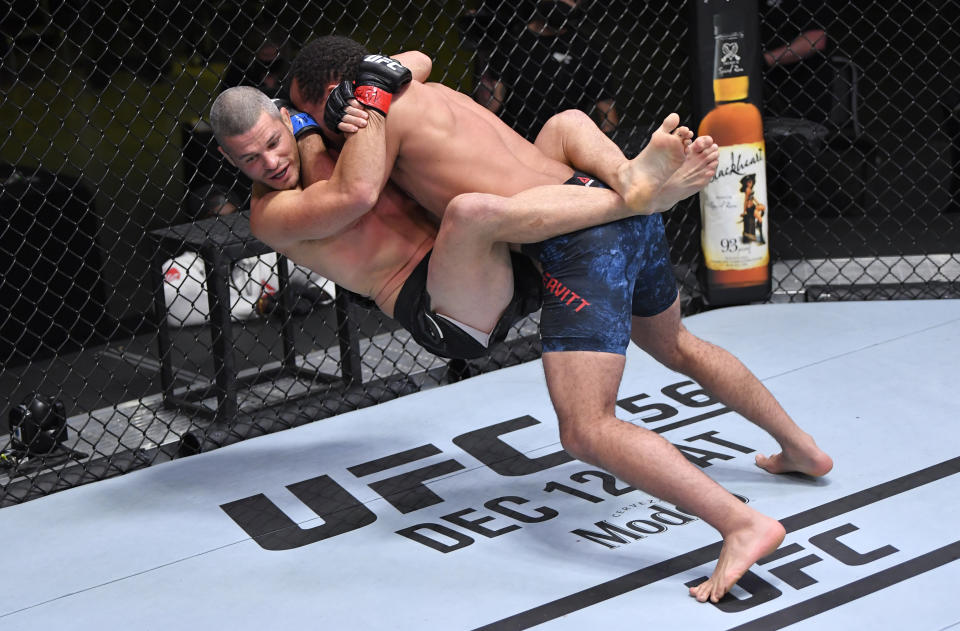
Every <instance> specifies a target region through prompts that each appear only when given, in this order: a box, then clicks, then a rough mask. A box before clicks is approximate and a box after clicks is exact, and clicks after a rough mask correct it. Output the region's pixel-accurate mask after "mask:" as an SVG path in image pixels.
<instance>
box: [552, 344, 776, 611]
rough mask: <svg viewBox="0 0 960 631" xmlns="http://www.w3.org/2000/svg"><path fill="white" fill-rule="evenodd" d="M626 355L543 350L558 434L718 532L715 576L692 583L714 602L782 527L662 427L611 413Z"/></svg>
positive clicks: (578, 454) (568, 446)
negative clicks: (691, 459)
mask: <svg viewBox="0 0 960 631" xmlns="http://www.w3.org/2000/svg"><path fill="white" fill-rule="evenodd" d="M624 359H625V358H624V356H622V355H616V354H612V353H595V352H561V353H544V354H543V370H544V374H545V375H546V379H547V388H548V390H549V392H550V399H551V401H552V402H553V405H554V409H555V410H556V412H557V418H558V420H559V422H560V441H561V443H562V444H563V447H564V449H565V450H566V451H567V452H568V453H570V454H571V455H572V456H574V457H575V458H578V459H580V460H582V461H583V462H586V463H589V464H592V465H595V466H598V467H601V468H603V469H606V470H607V471H609V472H611V473H613V474H614V475H615V476H617V477H618V478H620V479H621V480H623V481H624V482H626V483H628V484H630V485H632V486H634V487H637V488H639V489H642V490H643V491H644V492H646V493H649V494H650V495H653V496H654V497H657V498H659V499H663V500H666V501H668V502H671V503H673V504H675V505H678V506H683V508H684V510H686V511H690V512H692V513H693V514H695V515H697V516H698V517H700V518H701V519H703V520H704V521H705V522H707V523H708V524H710V525H711V526H713V527H714V528H716V529H717V530H718V531H719V532H720V534H721V536H722V537H723V541H724V544H723V548H722V550H721V553H720V558H719V560H718V562H717V566H716V569H715V570H714V572H713V575H712V576H711V577H710V578H709V579H708V580H707V581H706V582H704V583H702V584H700V585H698V586H696V587H694V588H691V590H690V593H691V595H693V596H695V597H696V598H697V600H699V601H700V602H705V601H706V600H707V599H710V600H712V601H713V602H717V601H718V600H719V599H720V598H721V597H723V595H724V594H725V593H726V592H727V591H729V589H730V588H731V587H732V586H733V584H734V583H736V582H737V580H739V578H740V577H741V576H743V574H744V573H745V572H746V571H747V570H748V569H749V568H750V566H751V565H753V564H754V563H755V562H756V561H757V560H758V559H760V558H762V557H764V556H766V555H768V554H770V553H771V552H773V551H774V550H776V549H777V547H778V546H779V545H780V543H781V542H782V541H783V538H784V536H785V534H786V531H785V530H784V528H783V526H782V525H781V524H780V522H778V521H776V520H775V519H772V518H770V517H767V516H766V515H763V514H762V513H759V512H758V511H756V510H755V509H753V508H751V507H750V506H748V505H746V504H744V503H743V502H741V501H740V500H738V499H737V498H735V497H734V496H733V495H731V494H730V493H729V492H727V491H726V490H725V489H724V488H723V487H721V486H720V485H719V484H717V483H716V482H714V481H713V480H712V479H710V478H709V477H708V476H707V475H706V474H704V473H703V472H702V471H701V470H700V469H698V468H697V467H695V466H694V465H693V464H691V463H690V462H689V461H688V460H687V459H686V457H685V456H683V454H681V453H680V452H679V451H678V450H677V449H676V448H675V447H674V446H673V445H671V444H670V443H669V442H668V441H667V440H666V439H664V438H663V437H661V436H660V435H659V434H656V433H655V432H651V431H650V430H648V429H646V428H642V427H638V426H636V425H633V424H631V423H627V422H624V421H621V420H620V419H618V418H616V416H615V415H614V406H615V403H616V396H617V388H618V385H619V384H620V379H621V377H622V376H623V366H624Z"/></svg>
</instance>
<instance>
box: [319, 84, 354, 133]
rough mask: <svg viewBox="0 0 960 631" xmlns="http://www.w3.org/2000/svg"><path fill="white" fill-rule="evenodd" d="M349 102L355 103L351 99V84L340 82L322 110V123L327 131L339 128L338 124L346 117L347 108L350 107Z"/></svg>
mask: <svg viewBox="0 0 960 631" xmlns="http://www.w3.org/2000/svg"><path fill="white" fill-rule="evenodd" d="M351 101H353V102H354V103H356V101H355V100H354V98H353V82H351V81H341V82H340V85H338V86H337V87H336V88H334V89H333V92H331V93H330V97H329V98H328V99H327V104H326V105H325V106H324V108H323V122H324V124H326V126H327V129H329V130H330V131H335V130H337V129H339V128H340V123H341V122H343V119H344V117H345V116H347V108H348V107H350V102H351ZM354 131H356V130H354Z"/></svg>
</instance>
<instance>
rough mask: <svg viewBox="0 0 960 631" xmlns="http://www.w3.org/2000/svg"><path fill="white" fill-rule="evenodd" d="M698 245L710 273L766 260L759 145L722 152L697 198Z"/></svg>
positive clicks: (765, 216) (761, 149) (764, 177)
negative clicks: (698, 220)
mask: <svg viewBox="0 0 960 631" xmlns="http://www.w3.org/2000/svg"><path fill="white" fill-rule="evenodd" d="M700 218H701V225H702V226H703V229H702V230H701V233H700V234H701V245H702V247H703V256H704V262H705V263H706V265H707V267H708V268H709V269H711V270H716V271H720V270H742V269H749V268H752V267H758V266H760V265H767V264H768V262H769V260H770V249H769V247H768V246H767V242H768V224H769V221H768V213H767V172H766V168H765V163H764V144H763V142H762V141H761V142H752V143H744V144H739V145H730V146H726V147H720V165H719V166H718V167H717V173H716V174H715V175H714V176H713V178H712V179H711V180H710V183H709V184H707V186H706V187H705V188H704V189H703V190H702V191H701V192H700Z"/></svg>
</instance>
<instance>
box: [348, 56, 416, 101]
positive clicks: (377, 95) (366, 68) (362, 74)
mask: <svg viewBox="0 0 960 631" xmlns="http://www.w3.org/2000/svg"><path fill="white" fill-rule="evenodd" d="M411 79H413V75H412V74H411V73H410V69H409V68H407V67H406V66H404V65H403V64H401V63H400V62H399V61H397V60H396V59H391V58H390V57H385V56H384V55H367V56H366V57H364V58H363V61H361V62H360V68H359V70H358V72H357V80H356V81H354V84H353V96H354V98H356V99H357V100H358V101H360V102H361V103H362V104H363V105H364V106H365V107H368V108H370V109H373V110H376V111H378V112H380V113H381V114H383V115H384V116H386V115H387V110H389V109H390V101H391V100H392V99H393V94H394V92H397V91H398V90H400V88H402V87H403V86H405V85H407V84H408V83H410V80H411Z"/></svg>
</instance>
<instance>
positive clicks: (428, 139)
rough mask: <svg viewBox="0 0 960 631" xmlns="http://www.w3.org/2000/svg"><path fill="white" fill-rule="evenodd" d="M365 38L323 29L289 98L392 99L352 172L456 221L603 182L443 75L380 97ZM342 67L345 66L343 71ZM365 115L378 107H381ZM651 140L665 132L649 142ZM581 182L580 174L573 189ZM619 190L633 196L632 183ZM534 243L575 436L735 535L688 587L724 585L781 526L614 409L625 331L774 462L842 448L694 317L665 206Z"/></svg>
mask: <svg viewBox="0 0 960 631" xmlns="http://www.w3.org/2000/svg"><path fill="white" fill-rule="evenodd" d="M365 54H366V51H364V49H363V48H362V47H361V46H360V45H359V44H356V43H355V42H351V41H350V40H346V39H345V38H339V37H326V38H321V39H320V40H317V41H315V42H313V43H311V44H309V45H308V46H306V47H305V48H304V49H303V50H302V51H301V53H300V55H299V56H298V57H297V59H296V60H295V61H294V64H293V69H292V75H293V82H292V84H291V98H292V100H293V102H294V104H295V105H296V106H297V107H299V108H300V109H302V110H304V111H305V112H307V113H309V114H311V115H313V117H314V118H315V119H317V120H318V121H322V120H323V117H324V114H325V107H326V105H327V103H328V100H330V97H331V95H332V94H334V92H335V91H337V90H340V96H339V97H337V98H338V99H339V100H342V94H343V92H344V91H347V92H348V93H349V92H350V91H352V92H353V94H354V96H357V97H358V100H360V101H361V102H364V103H365V104H366V105H370V106H372V107H373V108H375V109H377V110H380V111H382V112H387V109H386V107H385V106H387V107H389V113H388V115H387V117H386V119H385V128H386V131H385V133H386V142H385V153H383V152H382V151H374V152H372V153H371V156H372V157H371V159H370V160H369V162H367V163H366V164H364V165H363V167H362V168H361V169H360V170H359V172H358V173H357V174H356V176H357V177H362V178H364V180H365V181H366V182H367V183H368V184H369V185H370V186H371V187H373V188H374V189H375V190H377V191H379V190H380V189H381V188H383V187H384V186H385V184H386V181H387V179H388V178H392V179H393V181H394V182H395V183H396V184H398V185H399V186H400V187H401V188H402V189H403V190H405V191H406V192H407V193H409V194H410V195H411V196H413V197H414V199H416V200H417V201H419V202H420V203H421V204H422V205H423V206H424V207H425V208H426V209H427V210H429V211H430V212H431V213H433V214H435V215H437V216H443V217H444V223H446V220H447V218H448V216H449V214H450V212H451V210H457V209H458V208H461V207H465V208H468V209H470V210H471V211H473V212H476V213H480V214H481V216H482V215H483V214H484V213H486V212H488V211H490V212H492V213H493V214H496V213H497V212H499V209H501V208H502V207H503V204H504V201H503V200H504V199H509V198H510V196H512V195H516V194H518V193H520V192H522V191H525V190H528V189H531V188H532V187H537V186H542V185H547V184H551V183H553V184H557V183H560V182H567V183H569V184H575V185H576V184H580V185H583V184H589V185H591V186H594V185H596V184H598V182H597V181H596V180H595V179H593V178H591V177H590V176H589V175H586V174H584V175H579V176H575V175H574V173H573V171H572V169H571V168H570V167H569V166H567V165H565V164H563V163H562V162H559V161H557V160H553V159H551V158H550V157H549V156H545V155H543V154H542V153H538V152H537V151H536V147H532V146H531V145H529V143H525V141H524V140H523V139H522V138H520V137H519V136H518V135H516V134H514V133H513V132H512V131H511V130H510V129H509V128H507V127H506V126H505V125H503V124H502V122H500V121H499V119H497V118H496V117H495V116H494V115H493V114H491V113H490V112H488V111H487V110H485V109H484V108H482V107H480V106H478V105H477V104H476V103H475V102H473V101H472V100H471V99H470V98H469V97H467V96H465V95H462V94H459V93H457V92H455V91H453V90H451V89H449V88H447V87H445V86H443V85H440V84H435V83H426V84H425V83H420V82H418V81H413V82H411V83H410V84H409V85H407V86H406V87H404V88H403V90H402V91H398V92H397V93H396V94H395V95H394V97H395V98H393V99H392V102H390V99H384V98H382V96H381V95H379V94H378V91H379V89H380V87H379V86H378V85H373V86H371V85H370V83H371V82H370V81H369V80H368V79H364V78H363V77H362V76H360V74H358V69H359V67H360V65H361V63H362V61H363V59H364V56H365ZM342 82H348V83H347V84H346V87H344V84H343V83H342ZM339 109H340V108H339V107H335V108H333V110H332V112H331V114H330V115H329V116H328V118H327V122H322V123H321V125H322V126H323V127H324V134H325V135H326V136H327V137H328V138H338V137H340V134H338V132H337V130H336V126H337V125H336V123H337V122H338V121H339ZM370 121H371V122H372V123H374V124H377V125H379V124H380V123H381V122H382V121H381V120H380V118H379V115H373V114H371V116H370ZM331 122H332V123H334V124H331ZM667 127H668V128H669V127H670V125H669V124H668V125H667ZM661 131H662V130H661ZM357 135H359V134H357ZM664 135H666V136H668V137H669V136H670V134H669V133H665V134H664ZM654 140H656V134H655V138H654V139H651V145H653V141H654ZM349 142H353V139H351V140H350V141H349ZM349 142H348V143H347V144H349ZM648 148H649V146H648ZM663 155H664V156H665V161H664V168H662V169H661V171H660V173H661V177H662V174H663V173H667V172H672V169H673V168H675V167H673V165H672V163H670V161H671V160H672V158H671V156H670V155H669V152H665V153H664V154H663ZM698 159H699V158H698V155H697V152H690V151H687V152H686V153H685V157H684V158H683V160H682V163H683V164H681V165H680V168H679V170H677V171H676V172H673V174H672V175H670V176H669V177H668V178H667V182H666V184H664V185H662V186H661V187H660V188H658V189H657V190H656V192H655V193H653V198H654V199H653V201H652V205H653V208H654V209H662V208H668V207H670V206H672V205H673V204H674V203H675V202H676V201H678V200H679V199H681V198H683V197H686V196H687V195H689V194H691V193H692V192H693V191H689V192H687V191H682V192H681V193H680V194H679V195H680V196H679V197H676V198H674V197H675V196H676V195H677V193H676V192H671V187H670V180H671V179H672V178H675V177H677V176H679V177H681V178H683V177H684V176H683V175H682V173H683V172H684V170H685V167H691V168H690V169H688V170H690V171H694V172H696V171H697V168H696V167H693V165H695V164H696V162H697V161H698ZM338 168H339V165H338ZM351 177H353V176H351ZM602 177H606V176H602ZM652 179H653V181H656V179H657V178H656V177H654V178H652ZM675 181H676V180H675ZM611 184H614V185H616V182H611ZM681 188H682V187H681ZM576 190H578V188H577V187H576V186H571V187H569V191H570V193H571V194H573V192H574V191H576ZM646 194H649V193H646ZM373 197H374V196H371V199H372V198H373ZM624 197H625V199H626V200H627V201H628V203H629V202H630V200H631V195H630V194H629V193H627V194H626V195H625V196H624ZM321 205H322V202H321ZM371 205H372V204H371ZM441 229H442V228H441ZM288 230H289V231H290V232H287V233H284V232H283V231H282V230H278V232H276V233H275V234H276V236H277V237H280V236H282V235H284V234H286V235H288V236H287V238H288V239H290V240H295V239H296V238H297V237H296V228H295V226H294V225H290V226H289V227H288ZM508 238H509V237H508ZM511 240H512V241H514V242H522V241H523V239H522V238H520V237H517V238H512V239H511ZM531 251H532V253H533V254H534V255H535V256H537V257H538V258H539V260H540V262H541V264H542V265H543V268H544V277H545V279H547V288H548V292H547V296H546V300H545V304H544V308H543V313H542V314H541V338H542V342H543V351H544V352H543V366H544V372H545V375H546V380H547V385H548V389H549V391H550V396H551V400H552V402H553V404H554V408H555V409H556V412H557V416H558V420H559V423H560V438H561V442H562V444H563V446H564V448H565V449H566V450H567V451H568V452H569V453H570V454H571V455H573V456H574V457H576V458H578V459H580V460H582V461H584V462H587V463H591V464H594V465H596V466H600V467H602V468H604V469H607V470H608V471H610V472H612V473H613V474H614V475H616V476H617V477H619V478H620V479H621V480H623V481H625V482H627V483H628V484H631V485H633V486H636V487H638V488H641V489H643V490H644V491H646V492H647V493H649V494H651V495H653V496H655V497H658V498H661V499H664V500H666V501H669V502H672V503H675V504H677V505H681V506H683V507H684V509H685V510H690V511H692V512H693V513H695V514H696V515H698V516H699V517H700V518H702V519H703V520H704V521H706V522H707V523H709V524H710V525H711V526H713V527H714V528H716V529H717V530H718V531H719V532H720V534H721V535H722V537H723V541H724V543H723V547H722V550H721V553H720V558H719V560H718V563H717V566H716V569H715V570H714V572H713V574H712V575H711V577H710V578H709V579H708V580H707V581H705V582H704V583H702V584H700V585H698V586H695V587H693V588H691V590H690V593H691V595H692V596H694V597H696V598H697V600H699V601H701V602H703V601H706V600H708V599H710V600H712V601H714V602H716V601H718V600H719V599H720V598H721V597H722V596H723V595H724V594H725V593H727V591H729V589H730V588H731V586H732V585H733V584H734V583H735V582H736V581H737V580H738V579H739V578H740V577H741V576H742V575H743V574H744V573H745V572H746V571H747V569H749V567H750V566H751V565H752V564H753V563H755V562H756V561H757V560H758V559H759V558H761V557H763V556H765V555H766V554H769V553H770V552H772V551H773V550H775V549H776V548H777V547H778V546H779V545H780V542H781V541H782V540H783V537H784V534H785V533H784V529H783V526H782V525H781V524H780V523H779V522H777V521H776V520H774V519H772V518H770V517H767V516H765V515H763V514H761V513H759V512H757V511H756V510H754V509H753V508H752V507H750V506H748V505H746V504H744V503H742V502H740V501H739V500H737V499H736V498H735V497H734V496H733V495H731V494H730V493H728V492H727V491H726V490H725V489H723V488H722V487H720V486H719V485H718V484H716V483H715V482H714V481H713V480H711V479H710V478H709V477H707V476H706V475H705V474H704V473H703V472H702V471H701V470H699V469H698V468H696V467H695V466H694V465H692V464H691V463H690V462H689V461H688V460H687V459H686V458H685V457H684V456H683V455H682V454H681V453H680V452H679V451H678V450H677V449H676V448H674V447H673V445H671V444H670V443H669V442H668V441H666V440H665V439H664V438H662V437H660V436H659V435H657V434H655V433H653V432H651V431H649V430H647V429H645V428H641V427H637V426H635V425H632V424H630V423H626V422H623V421H620V420H619V419H617V418H616V416H615V414H614V410H615V407H614V406H615V402H616V395H617V390H618V386H619V383H620V380H621V377H622V374H623V366H624V361H625V350H626V346H627V344H628V342H629V340H630V339H632V340H633V341H634V342H635V343H636V344H638V345H639V346H640V347H641V348H642V349H643V350H645V351H646V352H648V353H649V354H651V355H652V356H653V357H655V358H656V359H657V360H659V361H660V362H661V363H663V364H665V365H666V366H668V367H669V368H671V369H673V370H676V371H678V372H681V373H683V374H686V375H688V376H690V377H691V378H693V379H694V380H695V381H697V382H698V383H700V384H701V385H702V386H703V387H704V388H706V389H707V390H708V391H710V392H711V393H712V394H713V395H714V396H715V397H716V398H717V399H719V400H720V401H721V402H723V403H724V404H726V405H727V406H728V407H730V408H731V409H733V410H735V411H737V412H738V413H740V414H741V415H742V416H744V417H745V418H747V419H749V420H751V421H752V422H754V423H756V424H757V425H758V426H759V427H761V428H763V429H764V430H766V431H767V432H769V433H770V434H771V435H772V436H773V438H775V439H776V440H777V442H778V443H779V445H780V447H781V449H782V451H781V452H780V453H778V454H776V455H774V456H771V457H765V456H758V457H757V464H758V465H759V466H761V467H763V468H765V469H766V470H768V471H770V472H773V473H779V472H786V471H799V472H803V473H807V474H809V475H824V474H826V473H827V472H828V471H829V470H830V469H831V468H832V466H833V463H832V460H831V459H830V457H829V456H828V455H827V454H826V453H825V452H823V451H822V450H820V449H819V447H817V445H816V443H815V442H814V440H813V438H812V437H811V436H810V435H808V434H807V433H806V432H804V431H803V430H801V429H800V428H799V427H798V426H797V425H796V424H795V423H794V422H793V420H792V419H791V418H790V417H789V416H788V415H787V414H786V412H785V411H784V410H783V408H782V407H781V406H780V405H779V403H778V402H777V401H776V400H775V399H774V397H773V396H772V394H771V393H770V392H769V391H768V390H767V389H766V388H765V387H764V386H763V385H762V384H761V383H760V382H759V380H757V379H756V377H755V376H753V374H752V373H750V372H749V370H747V368H746V367H745V366H743V364H742V363H740V362H739V360H737V359H736V358H734V357H733V356H732V355H731V354H729V353H728V352H726V351H724V350H722V349H720V348H718V347H716V346H714V345H712V344H709V343H708V342H705V341H703V340H700V339H698V338H696V337H695V336H693V335H692V334H690V333H689V331H687V330H686V328H685V327H684V326H683V324H682V323H681V321H680V309H679V301H678V296H677V290H676V283H675V280H674V278H673V276H672V269H671V267H670V264H669V259H668V249H667V246H666V243H665V237H664V233H663V228H662V223H661V222H660V217H659V215H656V214H654V215H642V216H636V217H631V218H629V219H625V220H620V221H617V222H615V223H612V224H608V225H605V226H600V227H597V228H592V229H589V230H583V231H580V232H577V233H575V234H572V235H564V236H561V237H557V238H555V239H550V240H548V241H546V242H544V243H542V244H537V245H535V246H533V248H532V249H531ZM612 278H617V279H618V280H617V281H616V282H613V281H611V279H612ZM554 281H555V282H554ZM574 292H575V293H576V294H577V297H576V298H574V297H572V293H574ZM468 304H469V303H468ZM443 307H444V308H445V309H452V308H454V307H455V306H454V305H447V304H444V305H443ZM467 311H469V309H468V310H467ZM464 317H466V318H469V317H470V313H469V312H465V316H464ZM458 319H459V318H458ZM461 321H463V320H461Z"/></svg>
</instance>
